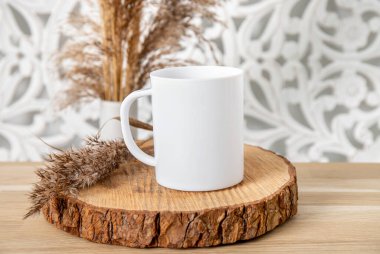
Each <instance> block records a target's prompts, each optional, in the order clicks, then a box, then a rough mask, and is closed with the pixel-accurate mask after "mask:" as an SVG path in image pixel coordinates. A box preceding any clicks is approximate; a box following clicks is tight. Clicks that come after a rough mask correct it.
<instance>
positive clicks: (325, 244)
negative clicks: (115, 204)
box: [0, 163, 380, 254]
mask: <svg viewBox="0 0 380 254" xmlns="http://www.w3.org/2000/svg"><path fill="white" fill-rule="evenodd" d="M39 165H40V164H36V163H0V253H12V254H17V253H29V254H32V253H78V254H79V253H118V254H120V253H140V252H141V253H148V252H149V253H177V252H178V253H279V252H284V253H308V254H310V253H322V252H325V253H337V252H339V253H340V252H344V253H346V252H347V253H377V254H379V253H380V164H314V163H313V164H308V163H305V164H295V166H296V167H297V176H298V186H299V209H298V214H297V215H296V216H295V217H294V218H293V219H291V220H290V221H289V222H287V223H285V224H284V225H282V226H280V227H279V228H277V229H275V230H274V231H272V232H270V233H268V234H266V235H264V236H262V237H260V238H258V239H256V240H252V241H246V242H241V243H238V244H234V245H229V246H221V247H212V248H204V249H190V250H168V249H132V248H126V247H120V246H110V245H102V244H96V243H92V242H88V241H86V240H84V239H81V238H77V237H74V236H71V235H69V234H68V233H65V232H63V231H60V230H58V229H56V228H54V226H52V225H50V224H49V223H47V222H46V221H45V220H44V219H43V218H42V216H36V217H33V218H31V219H28V220H22V216H23V215H24V213H25V211H26V209H27V207H28V205H29V203H28V200H27V196H26V193H27V192H28V191H29V190H30V189H31V183H33V182H35V181H36V180H37V179H36V177H35V175H34V173H33V171H34V169H35V168H36V167H37V166H39Z"/></svg>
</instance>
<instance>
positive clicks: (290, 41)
mask: <svg viewBox="0 0 380 254" xmlns="http://www.w3.org/2000/svg"><path fill="white" fill-rule="evenodd" d="M221 2H223V6H222V7H221V8H219V9H218V11H217V12H218V16H219V18H220V19H221V20H222V21H223V22H224V24H225V25H222V24H216V23H215V24H214V23H212V22H206V23H204V24H203V26H204V27H205V36H206V37H207V38H208V39H210V40H211V41H212V43H213V45H214V50H215V54H216V56H217V59H218V61H219V63H220V64H223V65H230V66H236V67H240V68H242V69H244V70H245V72H246V77H247V79H246V87H245V140H246V142H247V143H250V144H254V145H259V146H262V147H265V148H269V149H272V150H274V151H276V152H278V153H280V154H283V155H285V156H287V157H288V158H289V159H290V160H292V161H295V162H306V161H316V162H328V161H351V162H357V161H366V162H375V161H377V162H380V138H379V136H380V1H377V0H262V1H259V0H257V1H255V0H241V1H238V0H227V1H221ZM73 12H74V13H75V12H80V13H85V14H87V15H93V16H94V17H96V15H97V10H96V8H95V9H94V8H93V6H90V5H88V3H87V1H79V0H0V161H38V160H41V159H42V158H43V156H44V154H46V153H47V152H49V151H51V149H50V148H49V147H48V146H47V145H46V144H45V143H44V142H46V143H48V144H49V145H51V146H54V147H60V148H68V147H72V146H78V145H80V143H81V140H82V138H83V137H85V136H87V135H91V134H95V133H96V132H97V130H98V128H99V123H98V118H99V102H98V101H92V102H91V103H87V104H86V105H83V106H81V107H73V108H68V109H65V110H58V109H57V108H56V107H55V101H56V100H57V97H58V98H59V96H60V90H61V89H62V87H64V86H65V84H64V81H62V80H60V79H59V78H58V73H57V71H56V68H54V64H52V59H51V58H52V57H51V56H52V55H53V54H54V53H55V52H57V51H59V49H60V48H61V47H62V45H63V44H64V43H65V41H66V40H67V37H66V33H65V22H67V19H68V17H69V15H70V13H73ZM181 54H182V57H185V58H186V57H190V56H191V57H192V58H195V59H199V61H201V62H202V63H203V64H215V61H213V60H210V59H211V58H207V57H206V58H205V56H204V54H200V52H199V51H198V50H197V49H196V48H194V47H193V45H192V43H188V45H187V47H186V48H185V49H184V50H183V52H181ZM206 56H207V54H206ZM138 118H139V119H140V120H142V121H146V122H150V121H151V114H150V102H149V101H148V100H146V101H139V105H138ZM138 135H139V136H140V137H144V136H146V135H147V134H146V133H145V132H141V133H139V134H138ZM41 139H42V140H43V141H44V142H42V141H41Z"/></svg>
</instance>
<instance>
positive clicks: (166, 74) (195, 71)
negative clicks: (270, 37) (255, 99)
mask: <svg viewBox="0 0 380 254" xmlns="http://www.w3.org/2000/svg"><path fill="white" fill-rule="evenodd" d="M242 73H243V72H242V70H241V69H238V68H234V67H228V66H182V67H170V68H165V69H160V70H156V71H153V72H151V73H150V76H151V77H153V78H164V79H175V80H209V79H219V78H227V77H233V76H238V75H241V74H242Z"/></svg>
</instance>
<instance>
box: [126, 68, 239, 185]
mask: <svg viewBox="0 0 380 254" xmlns="http://www.w3.org/2000/svg"><path fill="white" fill-rule="evenodd" d="M150 79H151V85H152V88H150V89H144V90H138V91H135V92H132V93H131V94H130V95H128V96H127V97H126V98H125V99H124V101H123V103H122V105H121V109H120V117H121V126H122V132H123V136H124V141H125V143H126V145H127V147H128V149H129V151H130V152H131V153H132V154H133V155H134V156H135V157H136V158H137V159H138V160H140V161H142V162H143V163H146V164H148V165H150V166H154V167H155V168H156V180H157V182H158V183H159V184H160V185H162V186H165V187H168V188H171V189H177V190H185V191H209V190H217V189H223V188H227V187H230V186H233V185H235V184H238V183H239V182H241V181H242V180H243V175H244V151H243V149H244V145H243V72H242V71H241V70H240V69H237V68H232V67H224V66H186V67H173V68H166V69H161V70H157V71H154V72H152V73H151V74H150ZM142 96H152V114H153V129H154V130H153V137H154V154H155V156H154V157H152V156H150V155H148V154H146V153H144V152H143V151H142V150H141V149H140V148H139V147H138V146H137V145H136V143H135V142H134V140H133V137H132V134H131V130H130V125H129V121H128V119H129V110H130V108H131V105H132V103H133V102H134V101H135V100H136V99H137V98H139V97H142Z"/></svg>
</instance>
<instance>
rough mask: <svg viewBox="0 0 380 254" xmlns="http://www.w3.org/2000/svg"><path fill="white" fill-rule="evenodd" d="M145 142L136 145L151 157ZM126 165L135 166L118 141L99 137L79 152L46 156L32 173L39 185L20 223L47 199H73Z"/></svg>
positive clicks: (134, 161)
mask: <svg viewBox="0 0 380 254" xmlns="http://www.w3.org/2000/svg"><path fill="white" fill-rule="evenodd" d="M146 142H147V140H146V141H140V142H138V145H139V146H140V147H141V148H142V149H143V150H145V151H146V152H150V153H151V152H152V146H151V145H150V144H148V145H147V144H146ZM127 162H128V163H137V161H136V160H135V159H134V157H133V156H132V155H131V154H130V152H129V151H128V149H127V147H126V146H125V144H124V142H123V141H122V140H113V141H102V140H100V139H99V136H95V137H89V138H87V140H86V145H85V146H84V147H83V148H80V149H77V150H74V149H72V150H68V151H63V152H60V153H55V154H50V155H49V156H48V158H47V159H46V165H45V166H44V167H42V168H39V169H38V170H37V171H36V174H37V176H38V177H39V182H38V183H36V184H35V185H34V187H33V190H32V191H31V193H30V194H29V199H30V201H31V203H32V205H31V207H30V208H29V210H28V212H27V213H26V214H25V216H24V219H25V218H28V217H30V216H31V215H33V214H36V213H39V211H40V210H41V208H42V207H43V206H44V205H45V204H46V203H47V202H48V201H49V199H50V198H54V197H56V198H57V197H61V196H63V195H72V196H76V195H77V194H78V191H79V190H80V189H83V188H85V187H89V186H92V185H94V184H95V183H97V182H99V181H100V180H102V179H105V178H106V177H108V176H109V175H110V174H112V173H113V172H114V171H115V170H116V169H117V168H118V167H119V166H120V165H121V164H123V163H127Z"/></svg>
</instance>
